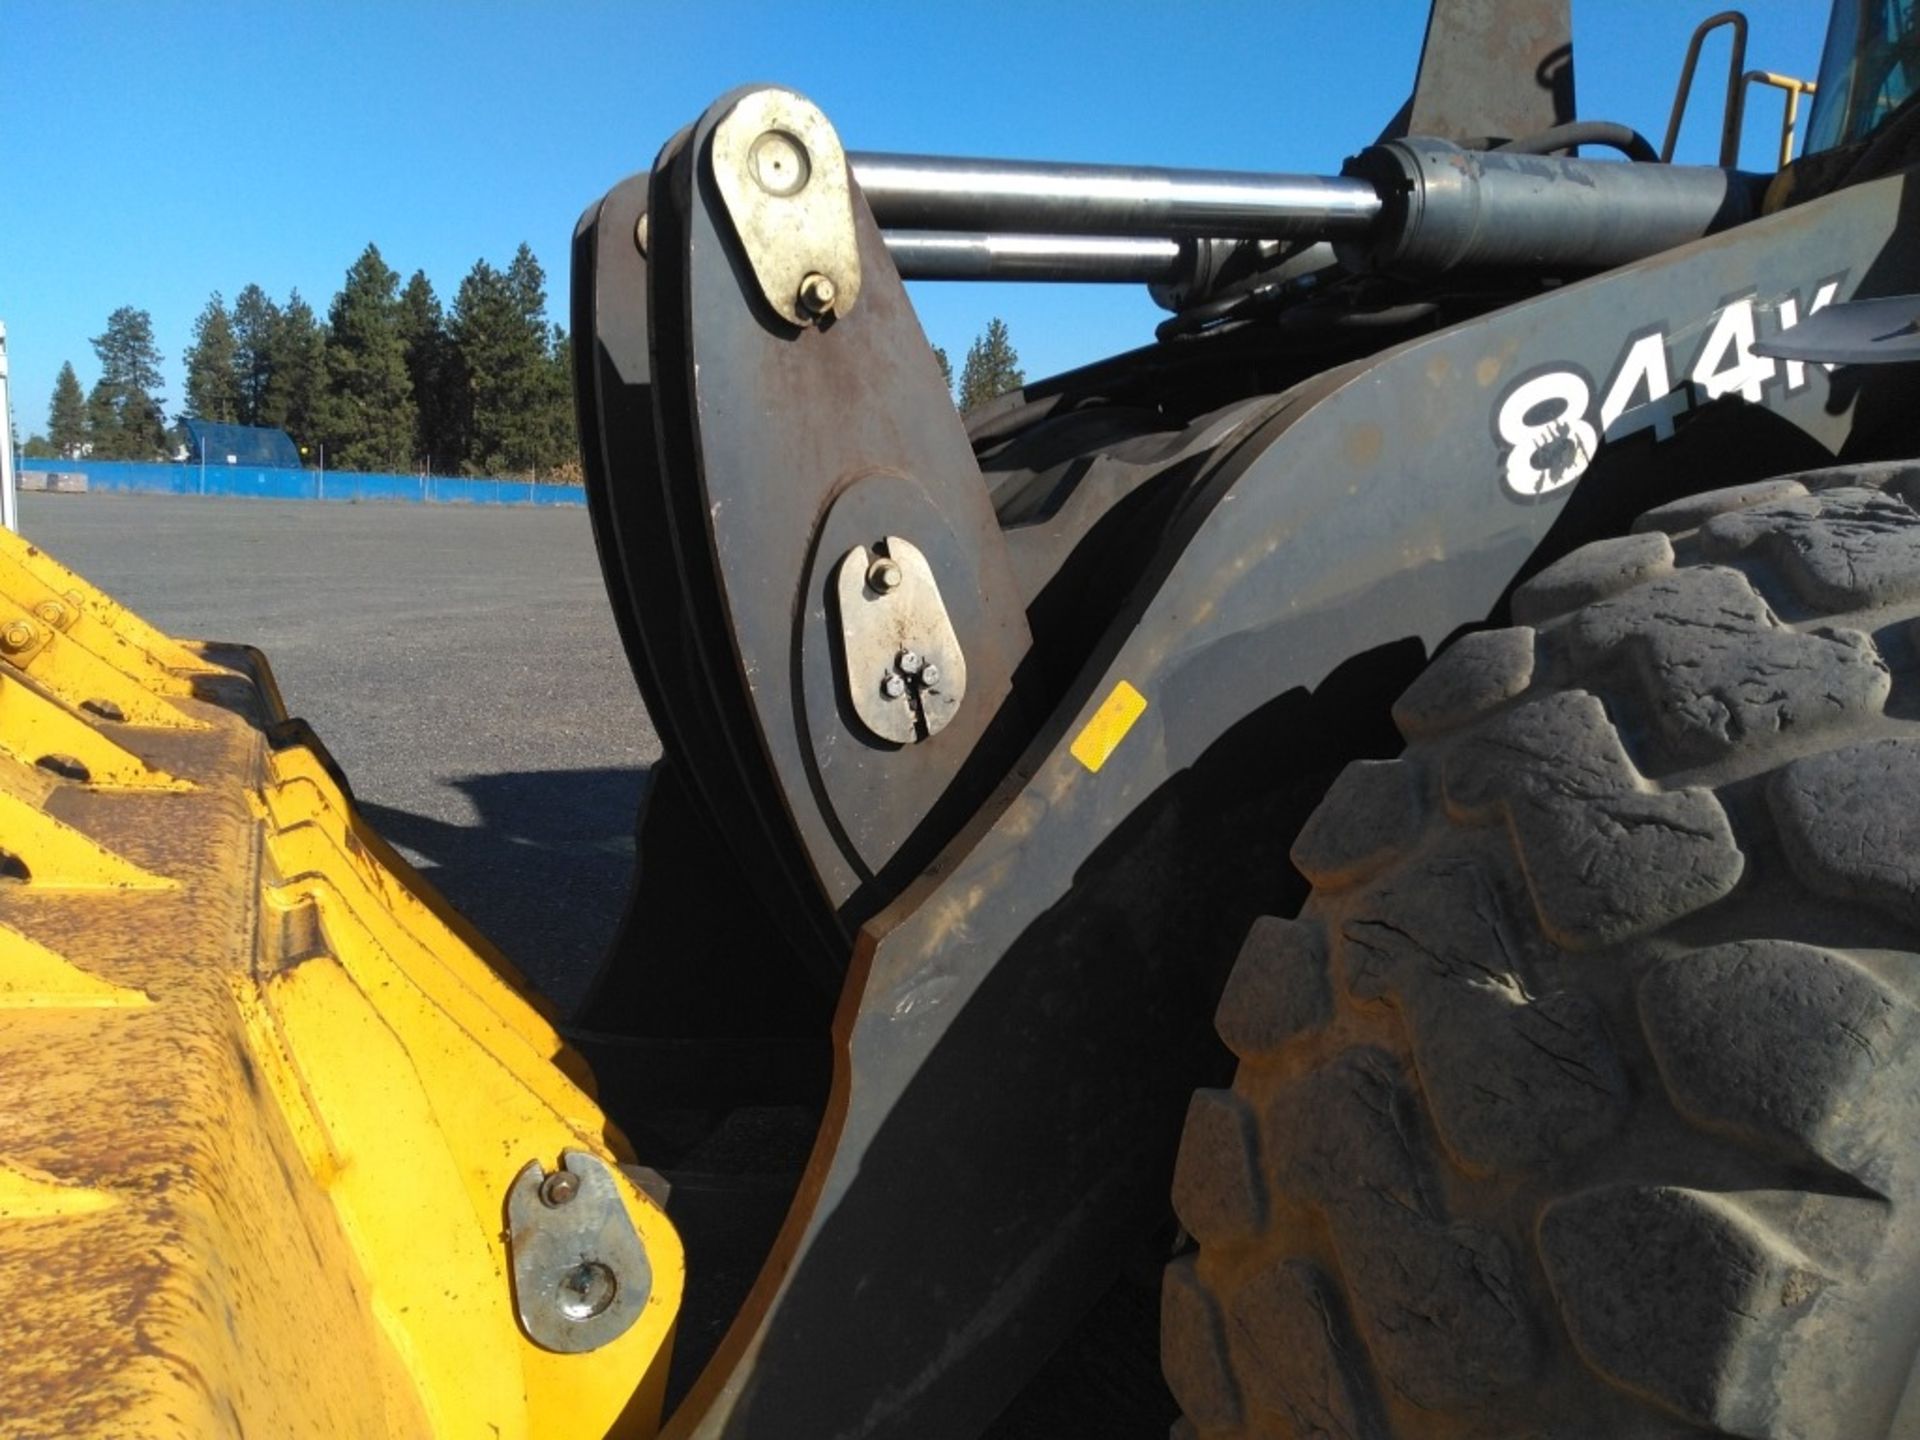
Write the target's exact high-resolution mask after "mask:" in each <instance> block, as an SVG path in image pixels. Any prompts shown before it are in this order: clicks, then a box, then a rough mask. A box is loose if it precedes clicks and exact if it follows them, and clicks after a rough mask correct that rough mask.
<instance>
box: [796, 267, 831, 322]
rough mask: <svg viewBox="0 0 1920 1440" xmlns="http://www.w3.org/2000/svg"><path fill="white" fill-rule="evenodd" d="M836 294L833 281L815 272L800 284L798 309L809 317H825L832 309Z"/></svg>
mask: <svg viewBox="0 0 1920 1440" xmlns="http://www.w3.org/2000/svg"><path fill="white" fill-rule="evenodd" d="M836 294H838V292H837V291H836V290H835V289H834V287H833V281H831V280H829V279H828V278H827V277H826V276H825V275H822V274H821V273H820V272H819V271H818V270H816V271H814V272H813V273H812V274H811V275H809V276H807V278H806V279H804V280H802V281H801V282H800V308H801V309H802V310H804V311H806V312H807V313H808V314H809V315H825V314H826V313H827V312H828V311H829V310H831V309H833V301H834V297H835V295H836Z"/></svg>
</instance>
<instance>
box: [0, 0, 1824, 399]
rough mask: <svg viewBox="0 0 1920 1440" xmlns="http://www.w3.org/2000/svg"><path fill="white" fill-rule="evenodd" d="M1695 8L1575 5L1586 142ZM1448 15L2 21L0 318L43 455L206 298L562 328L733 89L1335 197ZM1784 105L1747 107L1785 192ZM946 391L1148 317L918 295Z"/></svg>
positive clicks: (95, 8) (1705, 113) (615, 9)
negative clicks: (471, 275)
mask: <svg viewBox="0 0 1920 1440" xmlns="http://www.w3.org/2000/svg"><path fill="white" fill-rule="evenodd" d="M1712 8H1713V6H1712V5H1710V4H1708V3H1704V0H1703V3H1702V4H1700V5H1698V6H1692V5H1684V4H1675V3H1672V0H1662V3H1655V0H1613V3H1609V4H1600V3H1597V0H1586V3H1585V4H1584V5H1583V4H1579V3H1576V6H1575V11H1576V14H1575V24H1576V27H1577V28H1576V32H1575V56H1576V71H1577V81H1578V88H1579V96H1580V111H1581V113H1582V115H1583V116H1584V117H1587V118H1594V119H1610V120H1622V121H1625V122H1627V123H1629V124H1632V125H1635V126H1636V127H1638V128H1639V129H1640V130H1642V131H1644V132H1646V133H1648V134H1650V135H1652V136H1653V138H1654V139H1655V141H1656V143H1657V142H1658V139H1659V136H1660V132H1661V130H1662V129H1663V128H1664V126H1665V123H1666V114H1667V107H1668V105H1669V103H1670V100H1671V97H1672V92H1673V85H1674V81H1675V79H1676V77H1677V75H1678V73H1679V67H1680V58H1681V54H1682V52H1683V50H1684V47H1685V44H1686V38H1687V34H1688V32H1689V31H1690V30H1691V28H1692V26H1693V24H1694V23H1695V22H1696V21H1697V20H1698V19H1699V18H1701V17H1702V16H1704V15H1705V14H1706V13H1708V12H1709V11H1710V10H1711V9H1712ZM1747 9H1748V11H1749V14H1750V15H1751V16H1752V19H1753V34H1752V38H1751V42H1750V49H1749V58H1748V64H1749V65H1752V66H1764V67H1766V68H1770V69H1775V70H1786V71H1790V72H1792V73H1796V74H1802V75H1809V76H1810V75H1811V74H1812V73H1813V71H1814V69H1815V67H1816V66H1817V63H1818V59H1819V45H1820V38H1821V35H1822V33H1823V30H1824V26H1825V12H1826V6H1825V4H1824V3H1822V0H1811V3H1800V4H1787V3H1771V0H1767V3H1757V4H1749V5H1748V6H1747ZM1425 14H1426V7H1425V5H1424V4H1423V3H1415V0H1370V3H1351V0H1350V3H1330V0H1258V3H1238V0H1235V3H1217V4H1195V5H1187V6H1181V7H1177V8H1176V7H1172V6H1164V7H1163V6H1152V7H1150V6H1146V5H1133V4H1124V3H1122V4H1115V3H1109V4H1104V5H1103V4H1065V3H1034V4H1031V5H1025V6H1015V5H1010V4H976V5H958V4H944V5H934V4H925V3H905V0H903V3H898V4H894V5H879V4H860V5H822V6H811V7H805V8H796V7H793V6H781V7H776V6H773V5H753V6H748V5H738V4H716V3H694V4H680V5H674V6H664V5H654V4H645V5H642V4H629V5H613V4H577V3H560V0H547V3H541V4H533V3H525V4H519V5H505V4H464V5H459V6H455V5H450V4H433V5H427V4H418V5H409V4H403V3H384V4H371V3H368V4H336V5H328V6H320V5H315V4H266V3H255V4H236V3H226V4H219V3H196V4H169V3H146V4H134V3H131V0H122V3H109V0H101V3H92V4H67V3H50V0H6V3H5V4H4V6H0V67H3V70H0V74H3V77H4V78H0V134H4V135H5V136H6V137H7V140H6V145H5V147H4V154H5V156H6V174H5V184H6V193H7V197H8V204H7V205H6V206H5V208H4V209H3V210H0V321H4V322H5V323H6V325H7V329H8V337H9V350H10V353H11V355H12V361H13V378H14V386H15V396H14V408H15V415H16V418H17V423H18V425H19V429H20V433H21V434H22V436H25V435H29V434H32V433H33V432H35V431H37V430H41V429H43V428H44V426H45V420H46V413H47V401H48V397H49V395H50V394H51V391H52V385H53V378H54V375H55V373H56V372H57V371H58V369H59V366H60V363H61V361H63V360H69V359H70V360H72V361H73V363H74V366H75V368H76V369H77V370H78V371H79V373H80V377H81V380H82V383H83V384H87V385H90V384H91V383H92V381H93V379H94V377H95V374H96V366H95V363H94V357H93V352H92V349H91V347H90V346H89V345H88V343H87V342H88V339H89V337H91V336H93V335H96V334H98V333H99V332H100V330H101V328H102V326H103V322H104V321H105V318H106V316H107V314H108V312H110V311H111V310H113V309H114V308H115V307H116V306H119V305H123V304H130V305H135V306H139V307H142V308H145V309H147V310H150V311H151V312H152V314H153V319H154V325H155V329H156V332H157V337H158V339H159V342H160V346H161V349H162V351H163V352H164V354H165V357H166V362H167V364H166V373H167V378H168V388H167V392H166V393H167V401H168V406H169V409H170V410H171V409H175V408H177V407H178V406H179V404H180V400H181V384H180V373H181V371H180V354H181V351H182V349H183V348H184V347H185V346H186V344H187V343H188V341H189V339H190V337H191V325H192V321H193V317H194V316H195V315H196V314H197V313H198V312H199V310H200V308H201V307H202V306H203V305H204V304H205V303H206V300H207V296H208V294H209V293H210V292H211V291H213V290H216V289H217V290H221V291H224V292H225V294H226V295H227V297H228V298H229V299H231V298H232V296H233V294H234V293H235V292H236V291H238V290H239V289H240V288H241V287H242V286H243V285H245V284H247V283H248V282H249V281H254V282H258V283H259V284H261V285H263V286H264V287H266V289H267V290H268V291H269V292H270V293H272V294H273V295H275V296H276V297H284V295H285V294H286V292H287V291H288V290H290V289H292V288H293V287H295V286H297V287H299V289H300V290H301V291H302V293H303V294H305V296H306V297H307V298H308V300H309V301H310V302H312V303H313V304H314V306H315V308H316V309H319V310H321V311H322V312H324V309H325V306H326V304H327V302H328V300H329V299H330V298H331V297H332V295H333V292H334V291H335V289H336V288H338V286H339V283H340V279H341V276H342V274H343V272H344V271H345V269H346V267H347V265H348V263H349V262H350V261H351V260H352V259H353V258H354V256H355V255H357V254H358V253H359V251H360V249H361V248H362V247H363V246H364V245H365V244H366V243H367V242H368V241H369V240H372V241H375V242H377V243H378V244H379V246H380V248H381V251H382V252H383V253H384V254H385V256H386V258H387V260H388V262H389V263H390V264H392V265H393V266H394V267H395V268H396V269H398V270H399V271H401V273H402V274H407V273H411V272H412V271H413V270H414V269H415V268H416V267H423V268H424V269H425V270H426V272H427V274H428V276H429V277H430V278H431V279H432V281H433V283H434V287H435V288H436V290H438V291H439V293H440V295H441V297H442V299H443V300H446V299H450V298H451V295H452V292H453V290H454V288H455V287H456V286H457V285H458V283H459V280H460V277H461V276H462V275H463V274H464V273H465V272H466V270H467V268H468V267H469V266H470V265H471V264H472V263H473V261H474V260H475V259H477V258H480V257H485V258H487V259H489V260H492V261H494V262H495V263H501V262H504V261H505V260H506V259H507V258H508V257H509V256H510V255H511V254H512V252H513V248H514V246H515V245H517V244H518V243H519V242H520V241H522V240H525V241H527V242H528V243H529V244H531V245H532V246H533V249H534V251H535V253H536V254H537V255H538V256H539V257H540V260H541V262H542V263H543V264H544V265H545V266H546V267H547V272H548V289H549V298H550V308H551V309H552V310H553V313H554V314H555V316H556V317H558V316H559V315H560V314H561V313H562V311H563V310H564V295H565V290H566V266H567V247H568V242H569V237H570V236H571V234H572V229H573V224H574V221H575V219H576V218H577V217H578V216H579V214H580V211H581V210H582V209H583V208H584V207H585V206H586V205H587V203H588V202H589V201H591V200H592V199H594V198H595V197H596V196H598V195H600V194H601V193H603V192H604V191H605V190H606V189H607V188H608V187H609V186H611V185H612V184H613V183H614V182H615V181H617V180H618V179H620V178H621V177H622V176H624V175H626V174H628V173H630V172H632V171H635V170H640V169H644V168H646V166H647V165H648V164H649V163H650V162H651V160H652V158H653V155H654V153H655V151H656V150H657V149H658V147H659V145H660V143H661V142H662V141H663V140H665V139H666V138H667V136H668V135H670V134H671V133H672V132H673V131H674V130H676V129H677V128H679V127H680V126H681V125H683V124H685V123H687V122H688V121H691V120H692V119H694V118H695V117H696V116H697V115H698V114H699V113H700V111H701V110H702V109H703V108H704V107H705V106H706V105H707V104H708V103H709V102H710V101H711V100H713V99H714V98H716V97H717V96H719V95H720V94H721V93H723V92H724V91H726V90H728V89H731V88H732V87H734V86H735V85H738V84H741V83H745V82H749V81H757V80H771V81H777V82H780V83H783V84H787V85H791V86H793V87H794V88H796V89H799V90H801V91H803V92H805V93H807V94H808V95H810V96H811V97H812V98H813V99H814V100H816V101H817V102H818V103H819V104H820V105H821V106H822V108H823V109H824V110H825V111H826V113H827V115H828V116H829V117H830V118H831V119H832V120H833V121H834V123H835V125H836V126H837V127H838V128H839V131H840V134H841V136H842V138H843V140H844V141H845V142H846V143H847V144H848V146H849V147H851V148H855V149H870V150H924V151H939V152H947V153H952V154H967V155H996V156H1010V157H1020V158H1047V159H1062V160H1084V161H1112V162H1135V163H1141V164H1159V165H1200V166H1210V167H1219V168H1229V169H1249V170H1262V169H1264V170H1306V171H1332V170H1336V169H1337V168H1338V166H1339V162H1340V160H1341V158H1342V156H1344V155H1345V154H1347V153H1349V152H1350V151H1351V150H1352V149H1354V148H1357V147H1358V146H1359V145H1361V144H1363V143H1364V142H1365V141H1366V140H1368V139H1370V138H1371V137H1372V136H1373V135H1374V134H1375V133H1377V131H1378V130H1379V128H1380V126H1381V124H1382V123H1383V122H1384V121H1385V120H1386V119H1387V117H1388V116H1389V115H1390V114H1391V113H1392V112H1393V111H1394V110H1395V109H1396V108H1397V107H1398V105H1399V103H1400V102H1401V100H1402V99H1404V97H1405V95H1406V92H1407V89H1408V87H1409V85H1410V84H1411V81H1412V77H1413V72H1414V67H1415V64H1416V62H1417V60H1418V57H1419V47H1420V38H1421V32H1422V28H1423V25H1424V19H1425ZM1723 44H1724V41H1720V42H1716V43H1715V45H1714V46H1713V47H1712V48H1710V49H1709V51H1708V56H1707V61H1706V63H1705V64H1704V65H1703V67H1702V68H1703V71H1704V72H1705V73H1704V75H1703V79H1702V83H1701V85H1700V86H1699V87H1698V88H1697V90H1696V97H1695V104H1694V108H1693V112H1692V120H1691V123H1690V124H1689V126H1688V128H1687V131H1686V135H1685V139H1684V140H1683V143H1682V147H1681V158H1683V159H1687V158H1691V159H1695V160H1705V159H1709V158H1710V157H1711V153H1712V149H1713V146H1714V134H1715V128H1716V125H1717V117H1718V106H1719V97H1720V80H1721V77H1723V76H1724V74H1725V70H1724V66H1725V58H1724V57H1725V52H1724V50H1723V49H1721V48H1720V47H1721V45H1723ZM1778 113H1779V112H1778V108H1777V101H1775V100H1774V99H1772V98H1771V97H1770V96H1768V97H1764V98H1761V99H1759V100H1757V101H1756V105H1755V107H1754V114H1753V115H1752V116H1751V117H1750V120H1749V124H1748V135H1749V137H1750V141H1751V142H1752V143H1751V144H1750V146H1749V150H1748V152H1747V155H1746V157H1745V158H1746V160H1747V163H1749V164H1750V165H1754V166H1756V167H1758V166H1762V165H1764V164H1765V157H1766V150H1767V147H1766V145H1765V143H1764V132H1765V131H1766V130H1767V128H1768V126H1770V125H1771V124H1773V123H1776V117H1777V115H1778ZM914 299H915V304H916V305H917V306H918V308H919V310H920V314H921V317H922V321H923V323H924V324H925V326H926V328H927V331H928V334H929V336H930V338H931V339H932V340H933V341H934V342H935V343H936V344H940V345H944V346H945V347H946V349H947V350H948V352H949V353H950V354H951V355H952V356H953V358H954V361H955V364H956V367H957V365H958V363H959V360H960V357H961V355H962V354H963V353H964V351H965V349H966V346H967V344H968V342H969V341H970V340H971V339H972V337H973V336H974V335H975V334H976V333H977V332H978V331H979V330H980V328H981V327H982V326H983V325H984V324H985V322H986V321H987V319H988V318H989V317H990V316H992V315H995V314H998V315H1001V316H1004V317H1005V318H1006V320H1007V322H1008V325H1009V327H1010V329H1011V331H1012V336H1013V340H1014V344H1015V346H1016V347H1017V349H1018V350H1019V352H1020V355H1021V358H1022V360H1023V362H1024V363H1025V365H1026V368H1027V371H1028V374H1029V375H1031V376H1037V375H1040V374H1046V373H1051V372H1053V371H1057V370H1061V369H1064V368H1067V367H1068V366H1071V365H1075V364H1079V363H1082V362H1084V361H1087V360H1090V359H1093V358H1095V357H1097V356H1099V355H1102V354H1106V353H1110V352H1112V351H1115V350H1119V349H1123V348H1127V347H1130V346H1132V345H1136V344H1141V343H1144V342H1145V341H1146V340H1148V339H1149V338H1150V337H1151V334H1152V327H1153V325H1154V323H1155V322H1156V320H1157V319H1158V318H1159V317H1160V312H1159V311H1158V310H1156V309H1155V308H1154V307H1153V305H1152V304H1151V302H1150V301H1148V300H1147V299H1146V297H1145V295H1144V293H1143V292H1141V291H1139V290H1136V289H1119V290H1115V289H1111V288H1106V287H1092V286H1074V287H1062V286H1047V287H1034V286H1012V285H1005V286H980V285H940V286H935V285H920V286H916V287H915V295H914Z"/></svg>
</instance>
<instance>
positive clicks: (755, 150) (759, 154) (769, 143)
mask: <svg viewBox="0 0 1920 1440" xmlns="http://www.w3.org/2000/svg"><path fill="white" fill-rule="evenodd" d="M747 170H748V172H749V173H750V174H751V175H752V176H753V183H754V184H756V185H758V186H759V187H760V188H761V189H762V190H764V191H766V192H767V194H769V195H781V196H785V195H797V194H799V193H800V192H801V191H802V190H804V189H806V186H807V181H808V180H809V179H811V178H812V177H813V162H812V160H810V159H809V158H808V157H807V147H806V146H804V145H802V144H801V143H800V142H799V140H797V139H796V138H795V137H793V136H792V135H789V134H787V132H786V131H784V130H767V131H763V132H762V133H761V135H760V136H759V138H758V139H756V140H755V141H754V142H753V145H752V147H751V148H749V149H748V151H747Z"/></svg>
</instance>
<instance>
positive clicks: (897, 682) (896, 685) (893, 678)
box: [880, 675, 907, 700]
mask: <svg viewBox="0 0 1920 1440" xmlns="http://www.w3.org/2000/svg"><path fill="white" fill-rule="evenodd" d="M880 693H881V694H882V695H884V696H886V697H887V699H889V700H898V699H899V698H900V697H901V696H902V695H904V694H906V693H907V682H906V681H905V680H902V679H901V678H900V677H899V676H898V675H889V676H887V678H886V679H884V680H882V681H881V682H880Z"/></svg>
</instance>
